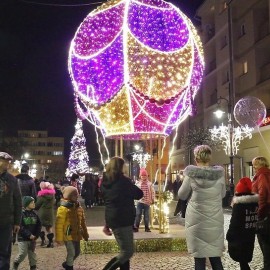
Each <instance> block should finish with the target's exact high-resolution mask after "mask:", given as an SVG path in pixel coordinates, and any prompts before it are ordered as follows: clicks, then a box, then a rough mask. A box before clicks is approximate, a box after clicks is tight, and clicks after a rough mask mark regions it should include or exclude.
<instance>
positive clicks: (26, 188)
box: [16, 173, 37, 199]
mask: <svg viewBox="0 0 270 270" xmlns="http://www.w3.org/2000/svg"><path fill="white" fill-rule="evenodd" d="M16 178H17V179H18V182H19V185H20V188H21V193H22V197H24V196H31V197H33V198H34V199H36V198H37V192H36V185H35V181H34V179H33V178H32V177H31V176H29V175H28V174H27V173H21V174H18V175H17V176H16Z"/></svg>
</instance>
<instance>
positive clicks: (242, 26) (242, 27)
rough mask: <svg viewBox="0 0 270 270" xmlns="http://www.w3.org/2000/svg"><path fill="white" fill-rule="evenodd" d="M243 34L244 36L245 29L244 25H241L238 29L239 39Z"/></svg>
mask: <svg viewBox="0 0 270 270" xmlns="http://www.w3.org/2000/svg"><path fill="white" fill-rule="evenodd" d="M245 34H246V27H245V25H244V24H242V25H241V28H240V37H242V36H244V35H245Z"/></svg>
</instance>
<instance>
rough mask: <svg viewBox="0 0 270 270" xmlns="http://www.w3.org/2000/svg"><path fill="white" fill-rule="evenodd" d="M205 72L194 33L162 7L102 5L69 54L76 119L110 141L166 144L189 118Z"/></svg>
mask: <svg viewBox="0 0 270 270" xmlns="http://www.w3.org/2000/svg"><path fill="white" fill-rule="evenodd" d="M203 69H204V60H203V51H202V44H201V42H200V39H199V36H198V35H197V32H196V30H195V28H194V26H193V25H192V23H191V21H190V20H189V19H188V18H187V17H186V16H185V15H184V14H183V13H182V12H181V11H180V10H179V9H178V8H177V7H175V6H174V5H172V4H170V3H167V2H164V1H162V0H137V1H133V0H122V1H119V0H112V1H108V2H107V3H105V4H103V5H101V6H100V7H98V8H97V9H96V10H94V11H92V12H91V13H90V14H89V15H88V16H87V17H86V18H85V20H84V21H83V22H82V24H81V25H80V27H79V28H78V30H77V32H76V34H75V37H74V38H73V40H72V43H71V47H70V53H69V71H70V74H71V78H72V82H73V85H74V91H75V107H76V110H77V113H78V115H79V116H80V117H81V118H86V119H88V120H89V121H90V122H91V123H93V124H94V125H96V126H98V127H99V128H101V129H102V131H104V132H105V135H106V136H107V137H110V138H117V137H119V136H122V137H123V138H124V139H146V138H149V136H150V135H151V134H152V135H153V134H154V135H162V136H168V135H169V134H170V133H171V131H172V129H174V128H175V127H176V126H178V125H179V124H180V123H181V122H182V121H183V120H185V119H186V117H187V116H188V115H189V114H190V113H191V110H192V102H193V99H194V96H195V95H196V93H197V91H198V89H199V87H200V83H201V80H202V75H203Z"/></svg>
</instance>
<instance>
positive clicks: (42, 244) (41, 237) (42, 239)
mask: <svg viewBox="0 0 270 270" xmlns="http://www.w3.org/2000/svg"><path fill="white" fill-rule="evenodd" d="M39 236H40V239H41V244H40V245H41V246H42V247H43V246H45V232H41V233H40V235H39Z"/></svg>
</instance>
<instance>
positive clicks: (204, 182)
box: [184, 165, 224, 187]
mask: <svg viewBox="0 0 270 270" xmlns="http://www.w3.org/2000/svg"><path fill="white" fill-rule="evenodd" d="M184 176H185V177H186V176H187V177H190V178H192V179H194V181H195V182H196V183H197V185H198V186H204V187H208V186H212V185H213V184H215V182H216V181H217V180H218V179H220V178H221V177H222V176H224V169H223V167H221V166H206V167H198V166H194V165H189V166H187V167H186V169H185V170H184Z"/></svg>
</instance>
